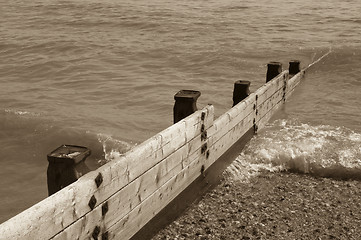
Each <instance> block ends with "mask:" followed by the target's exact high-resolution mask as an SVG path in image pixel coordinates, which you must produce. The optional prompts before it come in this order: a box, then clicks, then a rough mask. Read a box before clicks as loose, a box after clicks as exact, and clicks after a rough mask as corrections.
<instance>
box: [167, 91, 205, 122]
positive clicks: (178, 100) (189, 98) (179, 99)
mask: <svg viewBox="0 0 361 240" xmlns="http://www.w3.org/2000/svg"><path fill="white" fill-rule="evenodd" d="M200 95H201V92H199V91H194V90H181V91H179V92H177V93H176V94H175V95H174V100H175V103H174V108H173V120H174V123H177V122H179V121H180V120H182V119H183V118H185V117H188V116H189V115H191V114H192V113H194V112H195V111H197V99H198V98H199V96H200Z"/></svg>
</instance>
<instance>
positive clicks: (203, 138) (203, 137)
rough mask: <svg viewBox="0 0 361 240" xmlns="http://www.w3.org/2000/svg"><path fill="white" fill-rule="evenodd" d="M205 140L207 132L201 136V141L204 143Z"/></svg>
mask: <svg viewBox="0 0 361 240" xmlns="http://www.w3.org/2000/svg"><path fill="white" fill-rule="evenodd" d="M206 139H207V131H204V132H202V134H201V140H202V141H204V140H206Z"/></svg>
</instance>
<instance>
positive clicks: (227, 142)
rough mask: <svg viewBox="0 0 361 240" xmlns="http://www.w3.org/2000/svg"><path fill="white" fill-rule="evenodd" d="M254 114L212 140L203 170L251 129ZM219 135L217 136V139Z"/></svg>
mask: <svg viewBox="0 0 361 240" xmlns="http://www.w3.org/2000/svg"><path fill="white" fill-rule="evenodd" d="M254 118H255V114H254V113H252V114H249V115H247V116H246V117H245V118H243V119H242V120H241V121H240V122H238V124H236V125H235V126H234V127H233V128H232V129H231V130H230V131H228V132H227V133H226V134H225V135H223V136H220V137H219V138H212V142H210V147H209V157H208V159H207V160H206V162H205V169H207V168H208V167H210V166H211V165H212V164H213V163H214V162H215V161H216V160H217V159H218V158H220V157H221V156H222V155H223V154H224V153H225V152H226V151H227V150H228V149H229V148H230V147H232V146H233V144H235V143H236V142H237V141H238V140H239V139H240V138H241V137H242V136H243V135H244V134H245V133H246V132H247V131H248V130H249V129H250V128H253V120H254ZM218 136H219V135H217V137H218Z"/></svg>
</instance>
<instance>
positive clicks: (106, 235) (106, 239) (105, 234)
mask: <svg viewBox="0 0 361 240" xmlns="http://www.w3.org/2000/svg"><path fill="white" fill-rule="evenodd" d="M108 239H109V233H108V232H105V233H103V234H102V240H108Z"/></svg>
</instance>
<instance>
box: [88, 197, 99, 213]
mask: <svg viewBox="0 0 361 240" xmlns="http://www.w3.org/2000/svg"><path fill="white" fill-rule="evenodd" d="M96 204H97V199H96V198H95V197H94V195H93V196H92V197H91V198H90V200H89V203H88V206H89V207H90V209H91V210H93V209H94V207H95V205H96Z"/></svg>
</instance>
